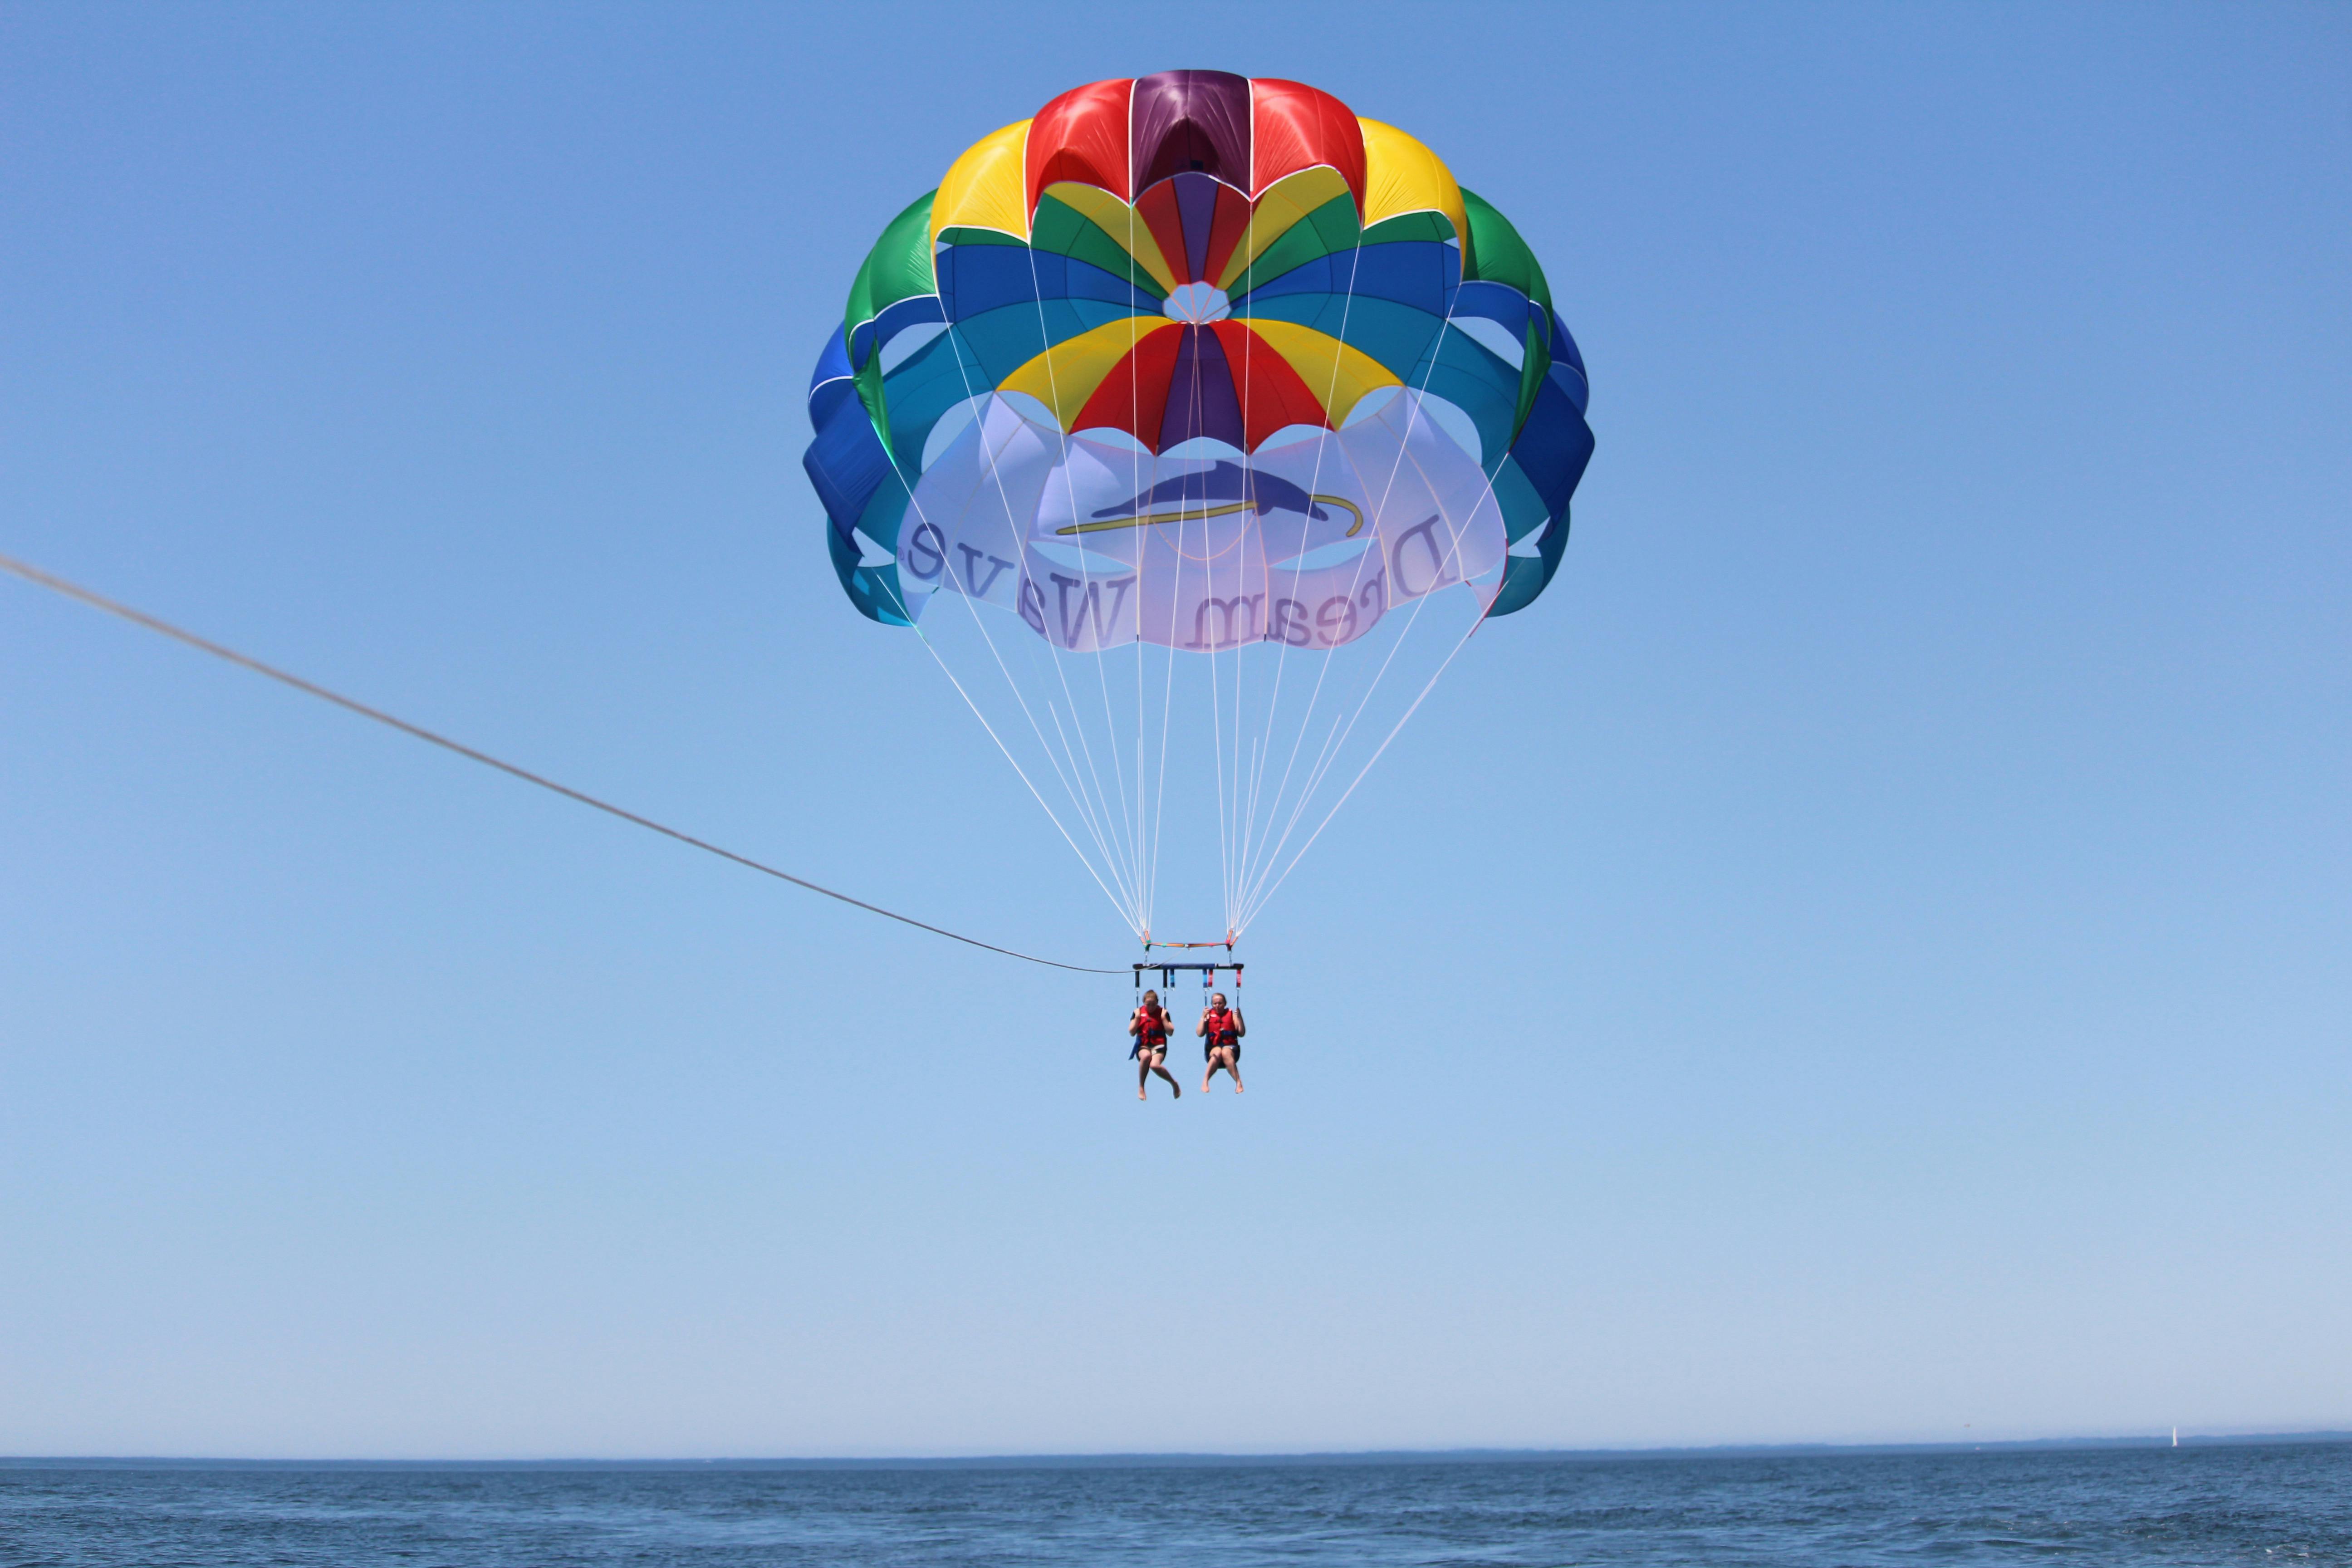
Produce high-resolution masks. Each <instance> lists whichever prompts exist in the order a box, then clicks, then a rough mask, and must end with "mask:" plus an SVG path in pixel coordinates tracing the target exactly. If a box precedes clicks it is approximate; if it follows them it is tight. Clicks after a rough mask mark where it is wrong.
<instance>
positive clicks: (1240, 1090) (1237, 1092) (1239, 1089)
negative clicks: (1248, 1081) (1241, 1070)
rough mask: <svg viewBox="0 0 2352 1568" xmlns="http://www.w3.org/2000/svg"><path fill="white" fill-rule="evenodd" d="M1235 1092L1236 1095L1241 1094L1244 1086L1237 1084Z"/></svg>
mask: <svg viewBox="0 0 2352 1568" xmlns="http://www.w3.org/2000/svg"><path fill="white" fill-rule="evenodd" d="M1241 1092H1242V1086H1241V1085H1240V1084H1235V1085H1234V1093H1235V1094H1239V1093H1241Z"/></svg>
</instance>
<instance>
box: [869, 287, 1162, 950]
mask: <svg viewBox="0 0 2352 1568" xmlns="http://www.w3.org/2000/svg"><path fill="white" fill-rule="evenodd" d="M949 331H950V335H951V336H952V337H953V339H954V341H953V342H951V343H950V347H951V348H952V349H954V350H955V351H956V353H955V361H956V374H957V375H958V377H959V378H961V381H962V383H963V388H964V395H965V400H966V401H967V402H970V401H971V400H972V398H973V397H974V396H975V394H974V393H973V392H972V390H971V373H970V372H969V371H967V370H966V369H965V368H964V356H963V352H962V351H963V343H962V341H961V334H960V333H958V332H957V331H956V329H955V328H953V327H952V326H950V329H949ZM990 396H991V400H992V402H993V401H994V400H995V398H994V394H993V393H992V394H991V395H990ZM976 418H977V423H978V425H979V426H980V428H979V432H978V434H979V437H980V446H981V451H982V454H983V455H984V456H985V457H986V458H987V459H988V472H989V478H990V479H991V480H992V481H993V482H994V484H995V486H996V495H997V502H998V504H999V505H1000V506H1002V507H1003V509H1004V521H1005V526H1006V528H1007V529H1009V530H1011V531H1013V534H1015V535H1016V536H1018V535H1019V533H1020V532H1021V528H1022V525H1021V523H1020V521H1018V520H1017V519H1015V518H1014V517H1013V498H1012V495H1011V493H1010V492H1009V491H1007V490H1006V489H1005V487H1004V474H1003V470H1002V468H999V467H998V465H997V461H996V449H995V447H992V446H991V445H990V444H989V440H988V422H987V415H986V412H985V410H982V411H981V412H979V413H978V415H977V416H976ZM912 495H913V489H912V488H911V487H909V489H908V496H909V498H910V499H911V497H912ZM941 570H942V571H949V572H951V571H953V570H954V567H953V566H952V565H951V564H950V565H944V566H942V568H941ZM1013 594H1014V598H1015V600H1016V608H1017V600H1018V598H1019V595H1020V588H1019V586H1018V585H1017V584H1016V585H1015V587H1014V590H1013ZM957 596H958V597H959V598H961V599H962V600H963V601H964V607H965V608H966V610H968V611H969V612H970V613H971V619H972V625H973V626H975V627H976V628H978V630H979V632H980V636H981V640H982V642H984V643H985V644H986V645H987V647H988V651H989V657H990V658H992V659H993V660H994V661H995V664H996V669H997V673H998V674H999V675H1001V676H1003V679H1004V684H1005V688H1006V689H1008V690H1009V691H1011V692H1012V694H1013V701H1014V702H1015V703H1017V704H1018V705H1019V706H1020V709H1021V713H1022V716H1023V717H1024V719H1026V720H1028V721H1029V728H1030V731H1031V732H1032V733H1033V734H1034V735H1035V736H1036V737H1037V745H1038V748H1039V749H1040V750H1041V751H1043V752H1045V756H1046V760H1047V761H1048V762H1052V763H1054V773H1055V777H1056V778H1059V779H1060V780H1061V783H1062V787H1063V788H1064V789H1065V790H1066V791H1067V792H1068V793H1069V795H1070V798H1071V801H1072V803H1073V804H1074V805H1076V806H1077V808H1078V810H1079V811H1080V813H1081V814H1082V815H1083V816H1084V817H1085V818H1086V822H1087V835H1088V837H1092V838H1093V839H1094V841H1095V846H1096V847H1097V849H1098V850H1100V851H1101V854H1102V857H1103V865H1104V868H1105V869H1106V870H1108V871H1109V873H1110V876H1111V879H1112V880H1113V881H1116V882H1118V884H1119V886H1120V888H1121V889H1122V890H1123V891H1125V892H1126V893H1127V895H1128V896H1127V898H1126V906H1127V908H1128V910H1129V913H1128V915H1127V921H1128V926H1129V930H1131V931H1135V932H1136V933H1137V934H1138V935H1140V934H1141V933H1142V930H1143V921H1142V919H1141V917H1140V913H1139V900H1138V899H1137V898H1136V897H1135V896H1134V893H1133V888H1132V882H1131V879H1129V878H1128V877H1125V876H1122V875H1121V874H1120V861H1119V858H1118V856H1117V855H1115V854H1114V853H1113V852H1112V850H1111V848H1110V845H1109V841H1108V837H1107V836H1106V834H1105V831H1104V824H1103V823H1102V822H1101V821H1100V820H1099V818H1098V816H1097V804H1096V802H1095V800H1094V799H1093V798H1092V797H1089V796H1088V795H1087V794H1086V792H1085V790H1084V789H1083V788H1082V787H1081V785H1082V784H1083V783H1084V782H1085V781H1083V780H1082V779H1080V777H1079V775H1078V759H1077V758H1076V756H1070V757H1069V758H1068V761H1069V764H1070V766H1069V771H1068V773H1064V771H1063V768H1062V763H1060V762H1059V761H1056V760H1055V757H1054V752H1053V747H1052V745H1051V744H1049V743H1048V742H1047V741H1046V740H1045V730H1044V728H1043V726H1041V725H1040V724H1039V723H1038V722H1037V716H1036V714H1035V713H1034V711H1032V710H1031V709H1030V706H1029V700H1028V699H1027V697H1025V696H1024V695H1023V693H1022V690H1021V684H1020V682H1018V681H1016V680H1014V679H1013V672H1012V671H1011V670H1010V669H1008V668H1005V664H1004V655H1003V652H1002V651H1001V650H1000V649H999V648H998V647H997V646H996V638H995V637H993V636H992V635H991V633H990V632H989V629H988V624H987V619H986V617H985V616H982V614H981V613H980V606H979V605H976V604H973V603H972V602H971V595H969V594H963V593H959V594H958V595H957ZM909 619H910V621H911V619H912V617H909ZM944 667H945V666H944V661H942V668H944ZM1054 668H1055V675H1056V676H1057V677H1058V678H1060V681H1061V686H1062V695H1063V697H1064V699H1065V700H1069V702H1070V706H1071V708H1072V710H1074V711H1075V710H1076V706H1077V704H1076V700H1074V699H1071V697H1070V689H1069V681H1068V679H1067V677H1066V675H1065V674H1064V673H1063V671H1062V668H1061V664H1060V661H1059V659H1058V658H1056V659H1055V663H1054ZM975 711H977V710H975ZM1078 740H1079V744H1080V747H1081V748H1082V749H1083V748H1084V747H1085V742H1086V735H1085V731H1080V732H1079V736H1078ZM999 744H1000V749H1001V748H1002V742H1000V743H999ZM1064 749H1065V752H1067V742H1066V741H1065V748H1064ZM1009 754H1010V753H1008V755H1009ZM1092 768H1093V757H1092V753H1091V752H1087V769H1088V771H1089V773H1092ZM1093 780H1094V785H1095V791H1096V794H1097V795H1099V794H1100V793H1101V789H1102V779H1101V775H1100V774H1099V773H1093ZM1081 858H1084V857H1083V856H1081ZM1097 880H1100V879H1099V878H1097ZM1114 902H1118V900H1114Z"/></svg>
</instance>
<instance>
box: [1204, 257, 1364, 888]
mask: <svg viewBox="0 0 2352 1568" xmlns="http://www.w3.org/2000/svg"><path fill="white" fill-rule="evenodd" d="M1252 216H1253V219H1255V214H1253V215H1252ZM1363 259H1364V231H1363V225H1362V223H1361V221H1359V222H1358V224H1357V227H1356V245H1355V248H1354V250H1353V251H1351V252H1350V253H1349V261H1348V293H1347V297H1346V298H1345V299H1344V300H1341V301H1340V305H1339V342H1342V343H1345V342H1347V340H1348V322H1349V320H1350V319H1351V318H1352V317H1353V315H1354V313H1355V309H1356V278H1357V275H1358V273H1359V272H1360V269H1361V268H1362V265H1363ZM1256 270H1257V258H1256V257H1255V256H1253V257H1251V258H1250V260H1249V265H1248V268H1247V273H1248V275H1249V276H1250V277H1251V278H1252V279H1253V280H1255V274H1256ZM1254 286H1255V283H1254V281H1253V287H1254ZM1244 298H1246V299H1248V300H1249V305H1250V319H1251V320H1253V321H1255V319H1256V312H1257V301H1256V300H1255V298H1254V297H1251V296H1248V295H1244ZM1253 335H1255V334H1253ZM1342 357H1343V356H1342V355H1340V354H1339V353H1334V354H1332V356H1331V375H1330V379H1329V380H1328V381H1327V382H1326V383H1325V384H1324V387H1323V408H1324V411H1325V415H1326V416H1327V417H1328V415H1329V411H1330V407H1331V400H1332V399H1333V398H1334V397H1336V396H1338V395H1339V367H1340V363H1341V360H1342ZM1332 433H1333V435H1334V436H1337V435H1338V433H1339V432H1338V429H1337V427H1336V426H1335V427H1334V428H1333V431H1332ZM1328 450H1329V446H1328V443H1322V442H1318V443H1317V445H1316V449H1315V468H1314V473H1313V475H1312V477H1311V479H1310V480H1309V483H1308V489H1309V491H1310V492H1312V491H1315V490H1319V489H1322V488H1323V459H1324V458H1325V456H1326V454H1327V453H1328ZM1379 544H1380V535H1379V532H1378V531H1377V530H1376V531H1374V533H1373V536H1372V540H1371V543H1370V546H1369V547H1368V548H1367V549H1366V550H1365V551H1364V552H1363V555H1362V556H1360V557H1359V559H1358V561H1357V564H1356V573H1355V575H1354V576H1353V577H1351V578H1350V579H1349V585H1348V587H1349V595H1354V594H1356V593H1358V592H1360V589H1361V587H1362V583H1363V574H1364V568H1363V560H1364V558H1365V557H1369V556H1370V554H1371V552H1372V550H1373V549H1376V548H1378V547H1379ZM1289 658H1290V639H1289V638H1288V637H1284V638H1282V639H1281V646H1280V647H1277V648H1276V650H1275V656H1274V697H1273V700H1272V703H1271V704H1270V706H1269V707H1268V709H1267V710H1266V721H1265V727H1266V733H1267V735H1268V736H1272V735H1274V734H1275V733H1276V731H1275V720H1276V715H1277V713H1278V712H1279V711H1280V709H1281V703H1282V676H1283V671H1284V668H1286V666H1287V664H1288V663H1289ZM1330 673H1331V660H1330V659H1329V658H1328V657H1326V658H1323V659H1322V660H1320V661H1319V663H1318V668H1317V669H1316V672H1315V686H1314V689H1313V690H1312V691H1310V692H1309V693H1308V695H1307V710H1306V711H1305V712H1304V713H1302V714H1300V715H1299V719H1298V733H1297V736H1296V737H1294V738H1293V740H1292V742H1291V746H1290V754H1289V757H1288V759H1287V760H1286V762H1285V763H1283V770H1282V781H1281V782H1280V783H1279V784H1276V786H1275V792H1274V799H1273V801H1272V802H1271V803H1269V805H1268V807H1267V816H1268V821H1267V824H1266V826H1267V828H1268V829H1269V830H1271V829H1272V827H1273V821H1272V815H1273V813H1274V812H1276V811H1278V810H1280V809H1281V806H1282V798H1283V794H1284V792H1285V791H1286V790H1287V789H1288V788H1289V787H1290V774H1291V770H1292V769H1293V768H1295V767H1296V766H1297V763H1298V748H1299V746H1300V745H1301V744H1303V743H1304V742H1305V741H1306V739H1307V726H1308V725H1309V724H1311V723H1312V722H1313V721H1314V718H1315V705H1316V703H1317V701H1318V700H1320V698H1321V697H1322V694H1323V683H1324V681H1325V680H1326V679H1328V678H1329V676H1330ZM1260 782H1261V783H1262V782H1263V778H1262V777H1261V780H1260ZM1250 815H1251V819H1252V822H1253V824H1255V818H1256V815H1257V795H1256V790H1255V787H1253V789H1252V792H1251V801H1250ZM1236 929H1238V928H1236Z"/></svg>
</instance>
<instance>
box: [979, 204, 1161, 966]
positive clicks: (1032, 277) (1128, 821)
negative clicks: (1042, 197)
mask: <svg viewBox="0 0 2352 1568" xmlns="http://www.w3.org/2000/svg"><path fill="white" fill-rule="evenodd" d="M1022 248H1023V249H1024V251H1025V252H1026V253H1027V254H1028V257H1029V292H1030V294H1031V296H1032V297H1033V298H1034V300H1035V301H1036V305H1037V342H1038V345H1039V347H1040V348H1041V350H1042V351H1043V352H1044V354H1045V387H1046V391H1047V392H1048V393H1049V394H1050V395H1052V398H1053V409H1054V436H1055V440H1056V442H1057V443H1058V444H1059V446H1060V447H1061V455H1062V461H1061V469H1062V489H1063V491H1064V493H1065V494H1066V495H1067V496H1068V497H1069V500H1070V515H1071V517H1072V519H1073V520H1075V519H1076V516H1077V510H1078V493H1077V482H1076V480H1075V479H1071V478H1070V434H1069V432H1068V431H1067V430H1065V429H1064V428H1062V386H1061V378H1060V375H1059V373H1058V372H1057V371H1056V370H1055V366H1054V344H1053V343H1052V342H1051V341H1049V340H1050V336H1051V334H1050V331H1049V330H1048V328H1047V327H1046V325H1045V285H1044V284H1043V283H1042V282H1041V281H1039V279H1038V277H1037V250H1036V247H1034V246H1024V247H1022ZM1129 287H1130V290H1131V289H1132V285H1130V286H1129ZM958 363H961V362H958ZM1078 579H1079V582H1080V584H1081V585H1082V588H1083V591H1084V594H1085V599H1084V601H1083V602H1085V603H1087V604H1092V603H1093V602H1094V599H1095V589H1094V575H1093V571H1092V569H1091V568H1090V567H1089V566H1088V565H1087V550H1086V546H1085V545H1084V543H1083V542H1082V543H1081V544H1080V545H1079V546H1078ZM1018 591H1019V590H1018V589H1017V588H1016V589H1015V593H1016V594H1017V593H1018ZM1095 632H1096V640H1097V647H1096V650H1095V651H1096V653H1097V658H1096V659H1095V660H1094V667H1095V681H1096V684H1097V685H1098V686H1099V687H1100V688H1101V689H1102V705H1103V735H1104V750H1106V751H1108V752H1109V753H1110V763H1111V778H1112V782H1113V783H1114V784H1117V785H1118V817H1119V823H1120V825H1121V826H1122V827H1124V828H1125V830H1126V831H1125V833H1124V834H1123V836H1122V837H1121V839H1120V844H1121V847H1122V851H1123V853H1125V854H1126V856H1127V859H1128V865H1129V882H1130V883H1131V884H1133V885H1134V886H1135V888H1136V900H1135V902H1136V910H1135V919H1134V921H1132V922H1130V923H1132V924H1133V925H1134V927H1135V929H1136V931H1137V933H1138V934H1141V932H1142V931H1143V927H1144V923H1145V922H1144V914H1143V896H1142V887H1141V883H1140V881H1139V879H1138V878H1137V876H1136V872H1135V869H1134V856H1133V853H1132V846H1133V844H1134V841H1135V823H1134V820H1133V818H1132V817H1131V816H1129V812H1128V805H1127V775H1126V773H1125V771H1124V766H1123V764H1122V763H1121V761H1120V755H1119V753H1120V751H1121V748H1120V746H1119V744H1118V719H1117V718H1115V717H1114V716H1113V715H1112V713H1111V707H1110V677H1109V676H1108V674H1106V673H1105V672H1104V670H1103V666H1102V659H1101V658H1100V657H1099V656H1100V654H1101V653H1102V651H1103V650H1102V648H1101V647H1100V646H1099V645H1100V640H1101V636H1102V627H1101V624H1100V623H1099V622H1097V623H1096V627H1095ZM1056 662H1057V663H1058V662H1059V660H1058V658H1057V659H1056ZM1062 690H1063V694H1064V695H1065V696H1067V695H1068V693H1069V683H1068V682H1067V681H1064V682H1063V687H1062ZM1076 706H1077V703H1076V699H1075V698H1073V699H1072V700H1071V709H1072V712H1071V714H1070V722H1071V723H1072V724H1076V723H1077V722H1078V717H1077V713H1076ZM1078 738H1079V743H1080V745H1081V746H1082V747H1083V746H1084V745H1085V741H1086V736H1085V732H1084V731H1080V733H1079V737H1078ZM1093 755H1094V753H1093V751H1092V748H1087V760H1088V762H1089V763H1091V762H1092V760H1093ZM1095 788H1096V790H1097V793H1100V791H1101V788H1102V781H1101V779H1100V777H1099V776H1097V779H1096V782H1095ZM1109 822H1110V813H1109V811H1108V808H1106V809H1105V811H1104V813H1103V823H1104V826H1105V827H1106V828H1108V826H1109Z"/></svg>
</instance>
